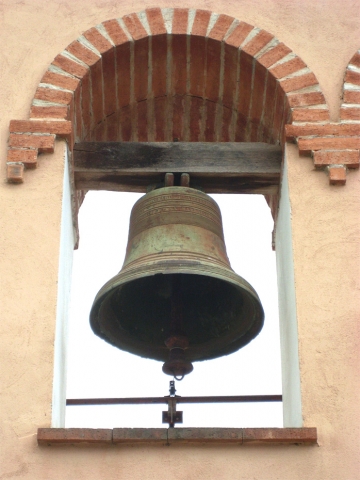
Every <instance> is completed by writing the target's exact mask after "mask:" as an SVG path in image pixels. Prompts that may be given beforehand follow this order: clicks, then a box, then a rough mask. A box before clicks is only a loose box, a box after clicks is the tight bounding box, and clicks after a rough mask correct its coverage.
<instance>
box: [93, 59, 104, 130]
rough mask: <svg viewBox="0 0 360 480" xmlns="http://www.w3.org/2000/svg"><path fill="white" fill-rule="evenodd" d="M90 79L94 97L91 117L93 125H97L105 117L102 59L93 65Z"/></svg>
mask: <svg viewBox="0 0 360 480" xmlns="http://www.w3.org/2000/svg"><path fill="white" fill-rule="evenodd" d="M90 80H91V81H90V86H91V99H92V102H91V107H92V114H93V116H92V119H91V125H92V126H95V125H96V124H97V123H99V122H101V120H102V119H103V118H104V97H103V92H104V86H103V68H102V60H101V61H99V62H97V63H96V64H95V65H93V66H92V67H91V69H90Z"/></svg>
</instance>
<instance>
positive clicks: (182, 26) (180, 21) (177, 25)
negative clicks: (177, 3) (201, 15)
mask: <svg viewBox="0 0 360 480" xmlns="http://www.w3.org/2000/svg"><path fill="white" fill-rule="evenodd" d="M188 19H189V10H188V9H187V8H174V16H173V23H172V32H171V33H172V34H173V35H178V34H183V35H186V34H187V27H188ZM173 40H174V39H173Z"/></svg>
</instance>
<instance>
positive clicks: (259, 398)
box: [66, 395, 282, 406]
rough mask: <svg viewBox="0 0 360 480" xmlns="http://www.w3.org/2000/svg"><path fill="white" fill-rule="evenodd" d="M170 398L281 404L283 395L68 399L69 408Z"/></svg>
mask: <svg viewBox="0 0 360 480" xmlns="http://www.w3.org/2000/svg"><path fill="white" fill-rule="evenodd" d="M170 398H174V399H176V403H237V402H239V403H252V402H281V401H282V395H233V396H207V397H202V396H199V397H181V396H175V397H170V396H166V397H129V398H68V399H67V400H66V405H67V406H71V405H72V406H74V405H144V404H150V405H151V404H167V403H168V402H169V399H170Z"/></svg>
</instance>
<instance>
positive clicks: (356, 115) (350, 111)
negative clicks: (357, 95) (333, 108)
mask: <svg viewBox="0 0 360 480" xmlns="http://www.w3.org/2000/svg"><path fill="white" fill-rule="evenodd" d="M340 115H341V120H360V108H359V107H350V108H341V111H340Z"/></svg>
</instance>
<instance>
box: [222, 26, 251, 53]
mask: <svg viewBox="0 0 360 480" xmlns="http://www.w3.org/2000/svg"><path fill="white" fill-rule="evenodd" d="M253 29H254V27H253V26H252V25H249V24H248V23H246V22H240V23H239V25H237V26H236V27H235V28H234V30H233V31H232V32H231V34H230V35H229V36H228V37H227V39H226V40H225V43H226V45H229V46H231V47H235V48H238V47H240V45H241V44H242V42H243V41H244V40H245V38H246V37H247V36H248V35H249V33H250V32H251V30H253Z"/></svg>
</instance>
